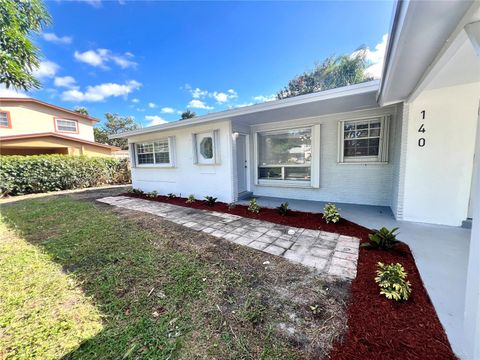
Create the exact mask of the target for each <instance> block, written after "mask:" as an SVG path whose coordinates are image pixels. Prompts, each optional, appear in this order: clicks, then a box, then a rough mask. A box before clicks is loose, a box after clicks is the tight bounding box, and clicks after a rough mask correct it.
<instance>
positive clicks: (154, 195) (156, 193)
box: [147, 191, 158, 199]
mask: <svg viewBox="0 0 480 360" xmlns="http://www.w3.org/2000/svg"><path fill="white" fill-rule="evenodd" d="M157 196H158V192H156V191H151V192H148V193H147V197H149V198H152V199H155V198H156V197H157Z"/></svg>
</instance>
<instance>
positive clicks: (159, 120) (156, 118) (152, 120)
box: [145, 115, 168, 125]
mask: <svg viewBox="0 0 480 360" xmlns="http://www.w3.org/2000/svg"><path fill="white" fill-rule="evenodd" d="M145 119H146V120H148V121H150V124H149V125H160V124H165V123H167V122H168V121H167V120H164V119H162V118H161V117H160V116H158V115H147V116H145Z"/></svg>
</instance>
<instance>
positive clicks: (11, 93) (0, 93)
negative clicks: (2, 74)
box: [0, 84, 28, 98]
mask: <svg viewBox="0 0 480 360" xmlns="http://www.w3.org/2000/svg"><path fill="white" fill-rule="evenodd" d="M0 97H15V98H19V97H20V98H25V97H28V96H27V95H26V94H25V93H23V92H21V91H19V90H15V89H13V88H9V89H7V88H6V87H5V85H3V84H0Z"/></svg>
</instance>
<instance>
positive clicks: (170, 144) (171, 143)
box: [168, 136, 177, 167]
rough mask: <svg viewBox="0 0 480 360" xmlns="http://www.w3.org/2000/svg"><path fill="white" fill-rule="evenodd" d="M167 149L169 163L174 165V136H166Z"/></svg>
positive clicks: (175, 159)
mask: <svg viewBox="0 0 480 360" xmlns="http://www.w3.org/2000/svg"><path fill="white" fill-rule="evenodd" d="M168 151H169V153H170V154H169V156H170V165H171V166H172V167H175V166H176V164H177V153H176V144H175V136H169V137H168Z"/></svg>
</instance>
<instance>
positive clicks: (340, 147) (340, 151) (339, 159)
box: [337, 121, 344, 163]
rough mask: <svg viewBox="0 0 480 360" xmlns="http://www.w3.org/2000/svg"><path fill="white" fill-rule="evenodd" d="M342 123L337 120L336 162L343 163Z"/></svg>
mask: <svg viewBox="0 0 480 360" xmlns="http://www.w3.org/2000/svg"><path fill="white" fill-rule="evenodd" d="M343 123H344V121H339V122H338V153H337V162H339V163H343Z"/></svg>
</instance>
